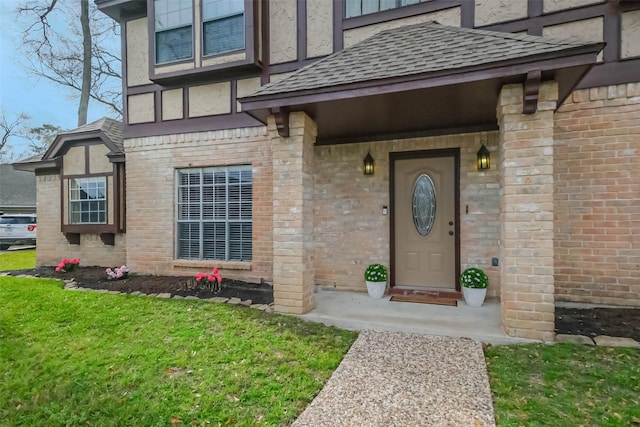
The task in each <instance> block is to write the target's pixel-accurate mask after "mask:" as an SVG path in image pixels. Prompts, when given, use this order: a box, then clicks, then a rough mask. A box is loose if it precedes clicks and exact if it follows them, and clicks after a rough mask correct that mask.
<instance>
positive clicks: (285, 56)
mask: <svg viewBox="0 0 640 427" xmlns="http://www.w3.org/2000/svg"><path fill="white" fill-rule="evenodd" d="M297 8H298V7H297V1H296V0H278V1H272V2H269V32H270V33H271V37H270V40H269V51H270V58H269V59H270V62H271V63H272V64H278V63H281V62H288V61H293V60H295V59H296V58H297V56H298V35H297V28H296V23H297V20H296V14H297Z"/></svg>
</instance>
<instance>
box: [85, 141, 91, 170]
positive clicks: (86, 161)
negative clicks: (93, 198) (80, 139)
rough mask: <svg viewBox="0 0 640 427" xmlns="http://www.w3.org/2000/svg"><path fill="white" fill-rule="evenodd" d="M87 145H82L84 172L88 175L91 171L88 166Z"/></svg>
mask: <svg viewBox="0 0 640 427" xmlns="http://www.w3.org/2000/svg"><path fill="white" fill-rule="evenodd" d="M89 159H90V155H89V145H85V146H84V174H85V175H89V174H90V173H91V169H90V168H89V161H90V160H89Z"/></svg>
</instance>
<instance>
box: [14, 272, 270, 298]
mask: <svg viewBox="0 0 640 427" xmlns="http://www.w3.org/2000/svg"><path fill="white" fill-rule="evenodd" d="M11 274H12V275H18V274H29V275H32V276H37V277H47V278H54V279H64V280H67V279H71V278H73V279H75V281H76V283H77V284H78V286H79V287H82V288H91V289H106V290H109V291H118V292H123V293H131V292H136V291H139V292H142V293H145V294H159V293H170V294H171V295H172V296H173V295H179V296H182V297H186V296H196V297H198V298H202V299H205V298H211V297H225V298H240V299H241V300H243V301H244V300H251V301H252V303H253V304H271V303H272V302H273V287H272V286H271V285H268V284H257V283H248V282H243V281H240V280H231V279H225V278H223V279H222V285H221V286H220V291H218V292H215V293H214V292H212V291H211V290H206V289H198V288H197V287H196V282H195V278H194V277H193V276H189V277H185V276H152V275H144V274H131V275H129V278H127V279H123V280H107V274H106V273H105V268H104V267H80V268H78V269H76V270H74V271H70V272H68V273H58V272H56V271H55V269H54V267H37V268H35V269H32V270H20V271H12V272H11Z"/></svg>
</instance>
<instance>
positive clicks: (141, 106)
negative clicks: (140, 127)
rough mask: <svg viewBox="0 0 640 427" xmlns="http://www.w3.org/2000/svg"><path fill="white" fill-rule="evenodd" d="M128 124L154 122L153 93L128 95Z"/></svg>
mask: <svg viewBox="0 0 640 427" xmlns="http://www.w3.org/2000/svg"><path fill="white" fill-rule="evenodd" d="M127 113H128V115H129V123H130V124H136V123H149V122H153V121H154V120H155V97H154V94H153V93H143V94H140V95H129V96H128V97H127Z"/></svg>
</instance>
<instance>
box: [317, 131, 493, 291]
mask: <svg viewBox="0 0 640 427" xmlns="http://www.w3.org/2000/svg"><path fill="white" fill-rule="evenodd" d="M497 140H498V134H497V132H483V133H476V134H464V135H450V136H438V137H429V138H414V139H404V140H392V141H382V142H375V143H362V144H344V145H332V146H318V147H316V149H315V183H314V227H315V237H314V240H315V269H316V283H317V284H319V285H323V286H327V287H332V288H337V289H340V290H358V291H363V290H365V289H366V287H365V283H364V278H363V274H364V269H365V268H366V266H367V265H369V264H371V263H374V262H379V263H382V264H384V265H386V266H389V262H390V258H389V257H390V254H389V248H390V242H389V231H390V224H389V215H382V207H383V206H388V207H389V208H390V206H389V153H390V152H401V151H417V150H429V149H439V148H452V147H460V221H461V223H460V235H461V236H460V237H461V242H460V246H461V248H460V249H461V264H462V265H461V268H462V269H464V268H466V267H468V266H478V267H481V268H482V269H484V270H485V271H486V272H487V274H488V275H489V283H490V284H489V291H488V293H489V296H492V297H496V296H498V295H499V294H500V277H499V271H498V270H499V267H491V258H492V257H497V256H498V252H499V246H498V241H499V239H500V236H499V232H500V227H499V204H500V203H499V184H498V180H499V178H498V167H497V165H498V164H499V156H500V153H499V152H498V151H497V144H498V142H497ZM482 141H484V143H485V145H486V146H487V147H488V148H489V150H490V151H491V156H492V159H491V160H492V164H493V165H494V166H493V167H492V168H491V169H489V170H488V171H478V170H477V167H476V152H477V151H478V149H479V148H480V145H481V142H482ZM368 151H370V152H371V155H372V156H373V158H374V159H375V174H374V175H373V176H365V175H363V171H362V167H363V166H362V165H363V159H364V157H365V156H366V154H367V152H368ZM467 206H468V213H467Z"/></svg>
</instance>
